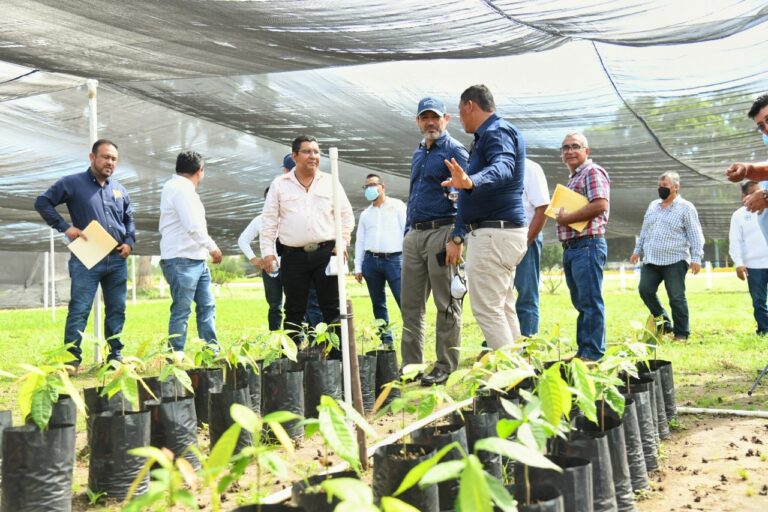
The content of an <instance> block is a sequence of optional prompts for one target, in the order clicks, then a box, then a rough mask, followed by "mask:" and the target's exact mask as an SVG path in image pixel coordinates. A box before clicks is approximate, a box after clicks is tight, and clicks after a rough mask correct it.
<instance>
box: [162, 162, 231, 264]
mask: <svg viewBox="0 0 768 512" xmlns="http://www.w3.org/2000/svg"><path fill="white" fill-rule="evenodd" d="M216 249H218V247H217V246H216V242H214V241H213V239H212V238H211V237H210V236H208V225H207V223H206V222H205V207H204V206H203V202H202V201H200V196H199V195H197V191H195V184H194V183H192V181H191V180H190V179H189V178H185V177H184V176H181V175H179V174H176V175H174V176H173V177H172V178H171V179H170V180H168V181H166V182H165V185H163V191H162V193H161V194H160V257H161V258H162V259H164V260H168V259H171V258H189V259H193V260H204V259H206V258H208V253H210V252H211V251H215V250H216Z"/></svg>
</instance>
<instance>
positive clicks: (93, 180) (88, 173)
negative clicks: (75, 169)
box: [85, 166, 112, 187]
mask: <svg viewBox="0 0 768 512" xmlns="http://www.w3.org/2000/svg"><path fill="white" fill-rule="evenodd" d="M85 174H86V175H87V176H88V179H89V180H91V181H92V182H94V183H95V184H96V185H98V186H101V184H100V183H99V180H98V179H96V175H95V174H93V169H91V167H90V166H88V170H87V171H85ZM111 180H112V179H111V178H107V179H106V180H104V186H105V187H106V186H107V185H109V184H110V183H111Z"/></svg>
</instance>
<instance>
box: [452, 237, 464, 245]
mask: <svg viewBox="0 0 768 512" xmlns="http://www.w3.org/2000/svg"><path fill="white" fill-rule="evenodd" d="M451 242H453V243H455V244H456V245H461V244H463V243H464V237H463V236H461V235H453V236H452V237H451Z"/></svg>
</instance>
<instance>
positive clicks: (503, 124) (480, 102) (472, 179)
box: [443, 85, 528, 349]
mask: <svg viewBox="0 0 768 512" xmlns="http://www.w3.org/2000/svg"><path fill="white" fill-rule="evenodd" d="M459 114H460V115H461V124H463V125H464V131H465V132H467V133H472V134H474V136H475V142H474V145H473V147H472V154H471V155H470V157H469V163H468V165H467V166H466V167H464V166H461V165H459V163H458V162H456V161H450V162H448V161H447V162H446V165H448V167H449V169H450V171H451V176H452V178H451V180H449V181H446V182H445V183H443V185H450V186H453V187H456V188H458V189H461V193H460V194H459V209H458V215H457V217H456V226H455V228H454V230H453V236H452V237H451V240H449V241H448V244H447V246H446V251H447V254H448V262H449V263H456V262H457V261H458V259H459V257H460V256H461V246H462V244H463V242H464V238H465V236H466V238H467V275H468V276H469V283H470V284H469V297H470V299H471V301H472V313H473V314H474V316H475V320H477V324H478V326H479V327H480V330H481V331H483V335H484V336H485V339H486V341H487V342H488V346H489V347H490V348H492V349H499V348H501V347H503V346H504V345H509V344H510V343H512V342H514V341H516V340H517V339H518V338H520V336H521V334H520V322H519V321H518V318H517V311H516V310H515V300H514V293H513V287H514V281H515V271H516V269H517V265H518V264H519V263H520V261H521V260H522V259H523V256H525V252H526V250H527V249H528V228H527V227H526V226H527V223H526V220H525V209H524V208H523V183H524V181H523V178H524V173H525V142H524V141H523V136H522V135H521V134H520V132H519V131H518V130H517V128H515V127H514V126H512V124H510V123H508V122H507V121H506V120H504V119H503V118H502V117H501V116H499V115H498V114H496V104H495V102H494V100H493V95H492V94H491V91H490V90H489V89H488V87H486V86H485V85H473V86H471V87H469V88H467V89H466V90H465V91H464V92H463V93H462V94H461V101H460V102H459ZM464 169H466V172H464ZM467 233H469V234H467Z"/></svg>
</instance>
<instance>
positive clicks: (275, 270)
mask: <svg viewBox="0 0 768 512" xmlns="http://www.w3.org/2000/svg"><path fill="white" fill-rule="evenodd" d="M267 275H268V276H269V277H279V276H280V264H279V263H278V262H277V260H275V261H273V262H272V268H270V269H269V270H267Z"/></svg>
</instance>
